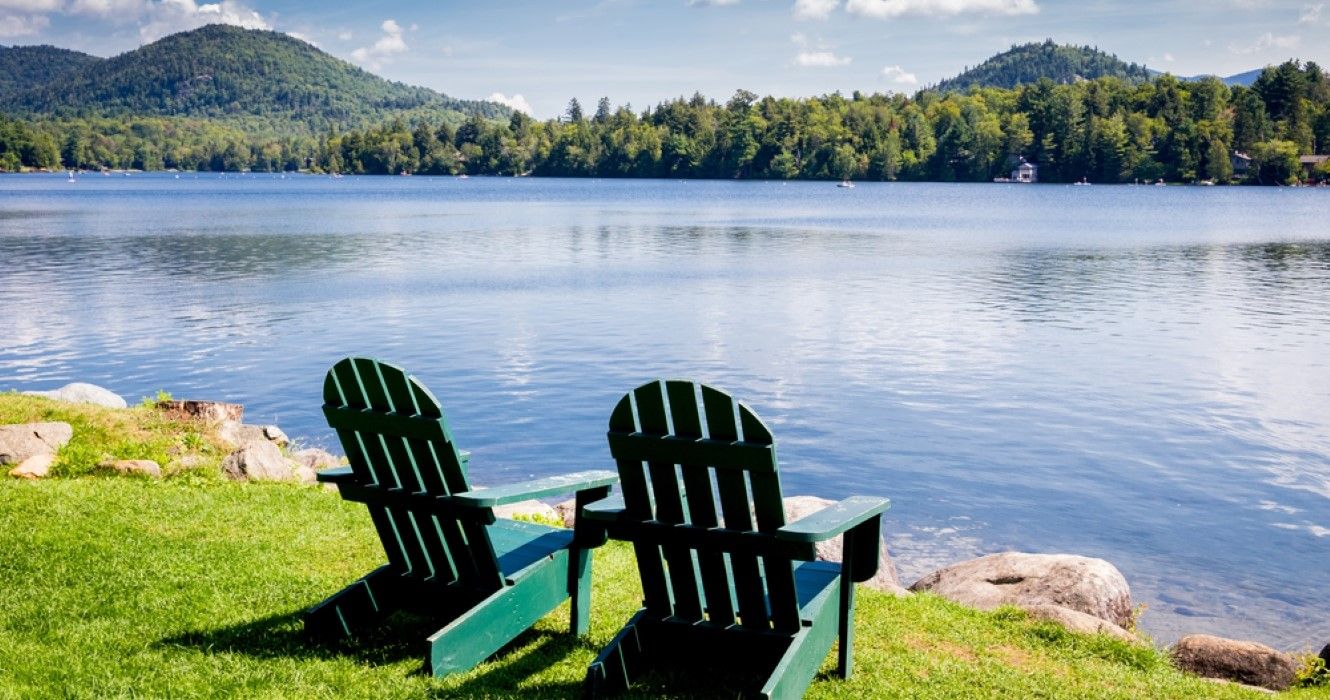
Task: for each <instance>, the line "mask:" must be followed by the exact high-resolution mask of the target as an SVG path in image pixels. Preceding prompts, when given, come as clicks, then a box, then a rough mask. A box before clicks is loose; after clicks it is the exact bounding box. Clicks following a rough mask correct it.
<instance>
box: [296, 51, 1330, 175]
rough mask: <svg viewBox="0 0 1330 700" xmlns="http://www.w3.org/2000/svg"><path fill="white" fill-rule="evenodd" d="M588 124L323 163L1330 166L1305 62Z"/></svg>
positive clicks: (965, 170)
mask: <svg viewBox="0 0 1330 700" xmlns="http://www.w3.org/2000/svg"><path fill="white" fill-rule="evenodd" d="M581 112H582V110H581V107H580V105H576V104H573V105H570V109H569V110H568V114H567V115H566V116H565V117H564V118H563V119H562V120H558V121H548V122H543V123H540V122H534V121H532V120H531V119H529V118H527V117H526V116H525V115H521V114H515V115H514V116H513V118H512V119H511V120H510V121H509V123H508V124H496V123H492V122H483V121H480V120H471V121H468V122H467V124H465V125H463V127H462V128H461V129H458V130H456V131H453V130H451V129H449V128H447V127H446V126H439V127H437V128H429V127H427V126H425V125H421V126H419V127H417V128H415V129H410V128H408V126H407V125H406V124H404V123H402V122H398V123H395V124H392V125H388V126H386V127H383V128H380V129H372V130H369V131H363V132H352V133H345V134H333V135H331V136H330V137H329V138H328V140H327V143H326V147H325V148H324V149H323V150H322V153H321V155H320V156H319V161H318V162H319V164H320V166H321V167H322V168H324V169H327V170H336V171H343V172H369V173H383V172H387V173H395V172H399V171H402V170H406V171H411V172H428V173H456V172H468V173H497V174H517V173H530V174H535V175H566V176H597V177H672V178H674V177H688V178H780V179H789V178H827V179H831V178H835V179H839V178H842V177H850V178H855V179H867V180H935V181H943V182H947V181H985V180H989V179H991V178H993V177H995V176H1000V175H1006V174H1007V173H1008V172H1009V170H1010V168H1011V166H1012V164H1013V163H1014V162H1015V161H1016V159H1018V158H1020V157H1025V158H1027V159H1029V160H1031V161H1033V162H1036V163H1038V164H1039V168H1040V170H1039V173H1040V178H1041V179H1042V180H1045V181H1052V182H1058V181H1061V182H1070V181H1076V180H1080V179H1081V178H1087V179H1089V180H1090V181H1092V182H1102V183H1108V182H1132V181H1136V180H1140V181H1154V180H1157V179H1160V178H1162V179H1165V180H1168V181H1171V182H1194V181H1198V180H1208V181H1217V182H1227V181H1229V180H1230V179H1231V178H1232V177H1233V175H1234V173H1233V169H1232V163H1231V160H1230V154H1232V153H1233V151H1235V150H1237V151H1243V152H1246V153H1249V154H1250V155H1251V156H1252V157H1253V158H1254V159H1255V163H1254V167H1253V168H1252V171H1251V175H1250V179H1251V180H1253V181H1257V182H1265V183H1286V182H1292V181H1294V180H1296V179H1298V178H1300V177H1301V176H1302V173H1301V170H1300V166H1299V163H1298V155H1299V154H1308V153H1312V152H1313V151H1314V150H1316V151H1319V152H1322V153H1325V152H1327V150H1330V80H1328V79H1327V77H1326V75H1325V73H1324V72H1323V71H1322V70H1321V69H1320V67H1318V66H1316V65H1315V64H1311V63H1309V64H1306V65H1300V64H1298V63H1295V62H1288V63H1285V64H1283V65H1280V66H1276V67H1272V68H1269V69H1267V70H1266V71H1265V72H1264V73H1263V74H1262V75H1261V77H1260V78H1259V79H1258V80H1257V81H1256V82H1255V84H1254V85H1253V86H1252V87H1251V88H1244V87H1232V88H1230V87H1228V86H1226V85H1224V84H1223V83H1222V82H1220V81H1219V80H1217V79H1213V78H1211V79H1207V80H1202V81H1200V82H1196V83H1186V82H1182V81H1180V80H1178V79H1177V78H1174V77H1172V76H1167V75H1166V76H1162V77H1159V78H1156V79H1154V80H1150V81H1147V82H1143V83H1139V84H1133V83H1129V82H1126V81H1123V80H1121V79H1118V78H1100V79H1098V80H1093V81H1088V82H1082V83H1076V84H1072V85H1056V84H1054V83H1053V82H1052V81H1049V80H1041V81H1039V82H1037V83H1034V84H1032V85H1024V86H1021V87H1019V88H1016V89H1012V90H1004V89H998V88H985V89H977V90H974V91H971V92H967V93H940V92H936V91H924V92H921V93H919V94H917V95H915V96H914V97H907V96H904V95H861V94H858V93H856V94H854V95H853V96H850V97H845V96H842V95H839V94H835V95H827V96H824V97H818V98H810V99H801V100H794V99H787V98H773V97H766V98H761V99H759V98H758V97H757V96H756V95H753V94H751V93H746V92H742V91H741V92H740V93H738V94H736V95H735V96H734V97H733V98H732V99H731V100H730V101H729V102H728V103H727V104H724V105H719V104H716V103H715V102H711V101H708V100H706V99H704V98H702V97H701V96H694V97H693V98H692V99H687V100H685V99H677V100H673V101H670V102H666V103H663V104H660V105H658V106H656V107H655V108H653V109H649V110H646V111H644V112H642V113H640V114H639V113H636V112H633V111H632V110H629V109H626V108H620V109H617V110H612V109H611V108H610V106H609V102H608V100H602V101H601V105H600V107H599V108H598V109H597V110H596V113H595V114H594V116H591V117H590V118H586V117H584V116H583V115H582V113H581ZM1327 176H1330V172H1323V173H1322V174H1320V175H1319V178H1321V179H1324V178H1325V177H1327Z"/></svg>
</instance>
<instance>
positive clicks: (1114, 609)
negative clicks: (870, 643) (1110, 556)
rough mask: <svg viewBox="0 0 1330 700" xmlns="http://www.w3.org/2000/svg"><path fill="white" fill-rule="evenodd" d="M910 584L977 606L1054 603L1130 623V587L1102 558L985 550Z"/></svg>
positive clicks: (988, 607)
mask: <svg viewBox="0 0 1330 700" xmlns="http://www.w3.org/2000/svg"><path fill="white" fill-rule="evenodd" d="M910 590H912V591H931V592H933V593H936V594H937V595H940V596H942V597H943V598H947V599H949V600H953V601H955V602H957V603H960V604H961V605H968V606H970V607H974V608H979V609H981V610H991V609H993V608H996V607H999V606H1002V605H1015V606H1017V607H1022V608H1024V607H1029V606H1036V605H1058V606H1061V607H1064V608H1070V609H1072V610H1076V611H1079V612H1083V613H1085V614H1087V615H1093V616H1094V617H1097V618H1099V619H1101V620H1106V621H1108V622H1111V623H1113V624H1115V625H1117V626H1118V627H1123V628H1126V627H1130V626H1131V624H1132V602H1131V588H1130V587H1129V586H1128V585H1127V579H1125V578H1123V576H1122V572H1120V571H1118V570H1117V568H1116V567H1114V566H1113V565H1112V564H1110V563H1108V562H1106V561H1104V560H1103V559H1092V558H1090V557H1081V556H1076V555H1073V554H1024V553H1021V552H1005V553H1002V554H990V555H988V556H986V557H980V558H978V559H972V560H970V561H965V562H961V563H959V564H953V565H951V566H948V567H944V568H942V569H939V570H937V571H934V572H933V573H931V574H928V575H927V576H925V577H923V578H921V579H919V580H918V581H915V583H914V585H913V586H910Z"/></svg>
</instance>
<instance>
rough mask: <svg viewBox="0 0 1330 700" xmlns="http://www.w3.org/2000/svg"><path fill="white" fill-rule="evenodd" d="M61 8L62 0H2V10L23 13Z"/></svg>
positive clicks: (51, 10) (0, 2) (52, 10)
mask: <svg viewBox="0 0 1330 700" xmlns="http://www.w3.org/2000/svg"><path fill="white" fill-rule="evenodd" d="M58 9H60V0H0V10H16V11H17V12H21V13H23V14H34V15H35V14H40V13H43V12H55V11H56V10H58Z"/></svg>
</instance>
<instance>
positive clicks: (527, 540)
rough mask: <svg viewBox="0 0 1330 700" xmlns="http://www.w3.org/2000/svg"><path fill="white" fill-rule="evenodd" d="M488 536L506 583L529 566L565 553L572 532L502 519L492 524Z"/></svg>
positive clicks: (570, 542)
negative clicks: (556, 554)
mask: <svg viewBox="0 0 1330 700" xmlns="http://www.w3.org/2000/svg"><path fill="white" fill-rule="evenodd" d="M489 534H490V541H491V542H492V543H494V554H495V555H496V556H497V557H498V558H499V571H501V572H502V573H503V576H504V578H506V579H518V578H521V577H522V574H523V573H524V571H525V570H526V569H528V568H530V567H531V565H532V564H536V563H539V562H540V561H541V560H543V559H546V558H548V557H550V556H552V555H554V554H555V553H557V552H559V551H566V550H567V549H568V547H569V545H571V544H572V542H573V531H572V530H567V529H564V528H558V527H549V526H548V525H539V524H536V523H527V522H519V521H517V520H507V519H505V518H499V519H497V520H495V521H494V524H493V525H490V526H489Z"/></svg>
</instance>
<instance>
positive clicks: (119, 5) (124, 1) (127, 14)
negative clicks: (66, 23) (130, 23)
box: [69, 0, 148, 20]
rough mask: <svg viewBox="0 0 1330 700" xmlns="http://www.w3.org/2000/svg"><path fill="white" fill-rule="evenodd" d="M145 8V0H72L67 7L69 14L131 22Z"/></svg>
mask: <svg viewBox="0 0 1330 700" xmlns="http://www.w3.org/2000/svg"><path fill="white" fill-rule="evenodd" d="M147 8H148V3H147V1H146V0H74V2H73V3H71V4H70V5H69V12H70V13H71V14H75V15H97V16H99V17H113V18H118V19H124V20H133V19H137V18H138V17H139V16H140V15H142V14H143V13H144V12H146V11H147Z"/></svg>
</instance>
